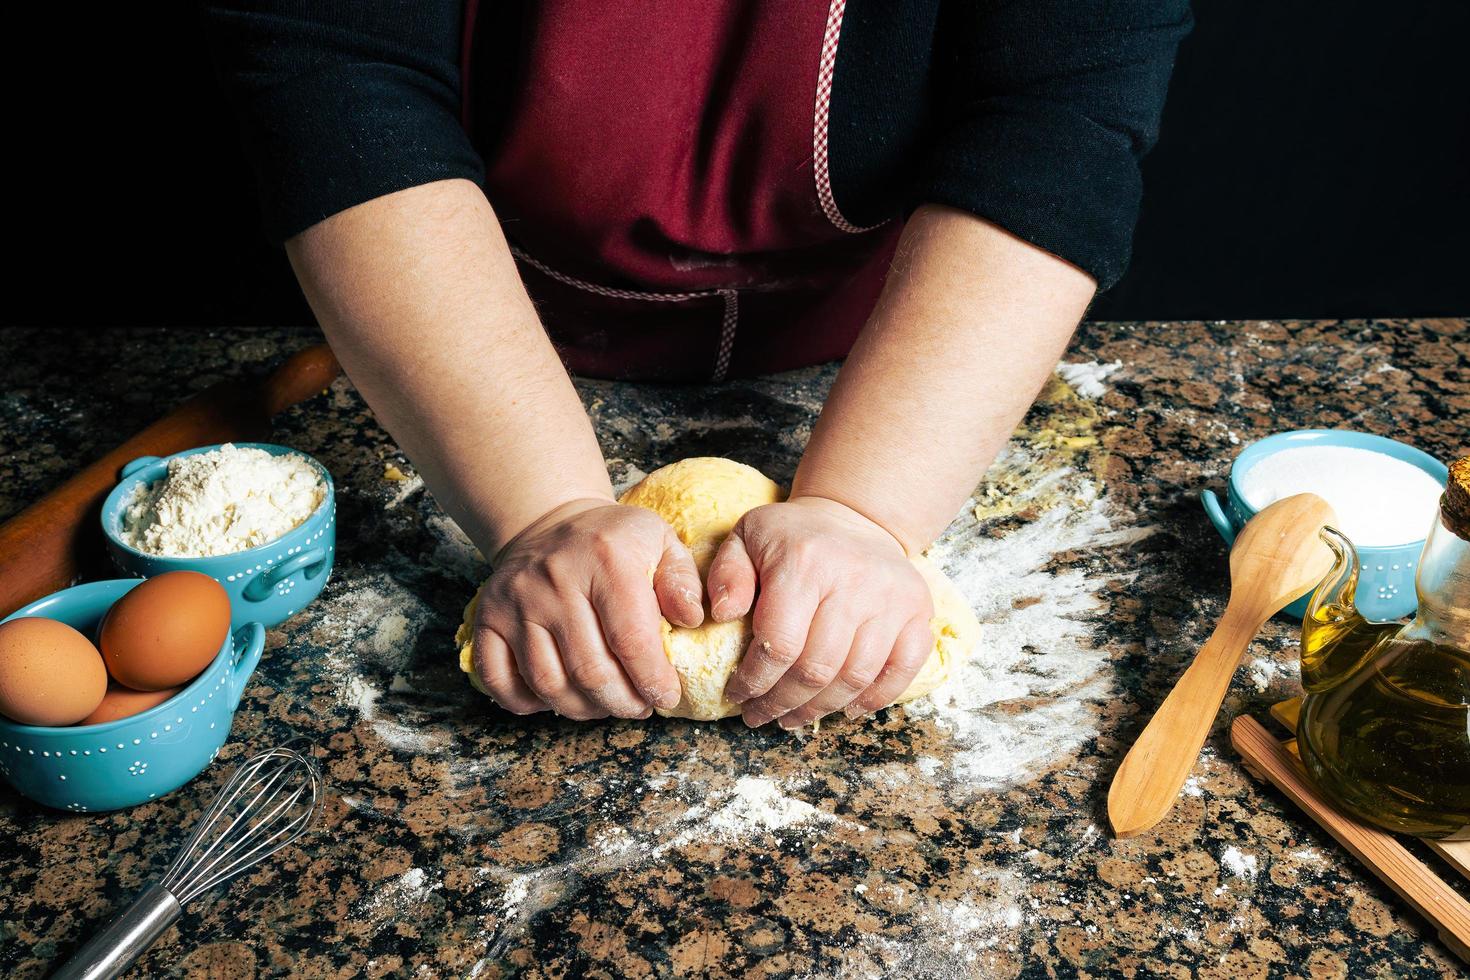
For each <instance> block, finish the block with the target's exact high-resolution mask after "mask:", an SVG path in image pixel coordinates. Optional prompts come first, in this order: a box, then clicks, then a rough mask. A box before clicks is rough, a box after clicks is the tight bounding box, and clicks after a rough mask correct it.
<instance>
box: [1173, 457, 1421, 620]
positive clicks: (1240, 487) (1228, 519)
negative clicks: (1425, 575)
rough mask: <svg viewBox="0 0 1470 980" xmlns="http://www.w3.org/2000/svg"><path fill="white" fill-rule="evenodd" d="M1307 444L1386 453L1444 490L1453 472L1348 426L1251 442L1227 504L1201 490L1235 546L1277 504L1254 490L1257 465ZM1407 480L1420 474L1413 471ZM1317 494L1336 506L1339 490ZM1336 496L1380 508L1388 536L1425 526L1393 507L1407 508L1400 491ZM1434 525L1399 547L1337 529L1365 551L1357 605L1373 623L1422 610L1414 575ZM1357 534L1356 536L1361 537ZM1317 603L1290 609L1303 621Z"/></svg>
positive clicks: (1343, 491) (1377, 489)
mask: <svg viewBox="0 0 1470 980" xmlns="http://www.w3.org/2000/svg"><path fill="white" fill-rule="evenodd" d="M1305 447H1317V448H1321V447H1341V448H1345V449H1356V450H1365V451H1367V452H1370V453H1376V454H1379V455H1382V456H1386V457H1388V458H1389V459H1391V460H1395V461H1397V462H1398V463H1403V464H1407V465H1408V466H1410V467H1413V468H1414V469H1417V470H1419V471H1421V472H1422V473H1424V474H1426V475H1427V476H1429V477H1431V478H1432V479H1433V481H1434V482H1435V483H1436V484H1438V486H1439V489H1440V491H1443V489H1444V485H1445V481H1446V480H1447V479H1448V478H1449V469H1448V468H1447V467H1446V466H1445V465H1444V464H1443V463H1441V462H1440V461H1439V460H1437V459H1435V458H1434V457H1433V456H1431V455H1429V454H1428V453H1426V452H1424V451H1423V450H1420V449H1415V448H1414V447H1413V446H1410V445H1407V444H1406V443H1402V442H1398V441H1397V440H1394V439H1388V438H1386V437H1384V436H1377V435H1372V434H1370V433H1367V432H1350V431H1347V430H1344V429H1298V430H1295V431H1292V432H1279V433H1277V434H1275V435H1272V436H1267V437H1266V438H1265V439H1262V440H1260V441H1259V442H1254V443H1252V444H1250V445H1249V446H1247V447H1246V448H1245V449H1244V450H1242V451H1241V453H1240V455H1239V456H1238V457H1236V460H1235V463H1234V464H1233V465H1232V466H1231V467H1230V479H1229V481H1228V482H1227V484H1226V491H1225V500H1224V502H1223V503H1222V502H1221V500H1220V498H1219V497H1218V496H1217V495H1216V494H1215V492H1214V491H1213V490H1204V491H1201V493H1200V502H1201V503H1202V504H1203V505H1204V508H1205V514H1206V515H1208V516H1209V519H1210V523H1211V524H1213V525H1215V530H1217V531H1219V532H1220V536H1221V537H1222V538H1224V539H1225V543H1226V544H1234V543H1235V536H1236V535H1237V534H1238V533H1239V532H1240V529H1241V528H1242V527H1244V526H1245V523H1246V521H1249V520H1250V519H1251V518H1252V517H1255V516H1256V513H1257V511H1258V510H1259V509H1261V508H1263V507H1265V506H1266V505H1268V504H1269V503H1271V502H1272V500H1269V499H1265V500H1264V502H1262V501H1263V499H1264V498H1263V497H1262V494H1261V492H1260V489H1259V488H1258V487H1254V486H1252V480H1251V478H1250V476H1249V474H1250V472H1251V470H1252V468H1253V467H1255V466H1257V465H1259V464H1260V463H1261V462H1262V461H1263V460H1265V459H1267V458H1268V457H1271V456H1274V455H1276V454H1277V453H1281V452H1283V451H1285V450H1289V449H1301V448H1305ZM1386 467H1387V468H1384V467H1380V472H1384V473H1391V474H1392V475H1393V476H1394V478H1395V480H1396V481H1398V483H1401V477H1402V476H1403V475H1404V472H1405V471H1403V470H1402V469H1400V468H1399V467H1397V466H1395V465H1394V464H1386ZM1283 472H1285V470H1283ZM1408 475H1409V476H1411V477H1412V476H1413V474H1412V473H1409V474H1408ZM1398 483H1395V485H1398ZM1298 492H1299V491H1298ZM1316 492H1318V493H1319V495H1320V496H1322V497H1324V498H1325V499H1326V500H1327V502H1328V503H1333V499H1332V497H1333V492H1334V488H1332V487H1324V488H1322V489H1321V490H1319V491H1316ZM1336 492H1337V495H1338V496H1339V499H1340V500H1345V503H1348V504H1352V505H1354V506H1353V509H1354V510H1355V511H1358V512H1361V510H1362V509H1363V504H1364V503H1365V502H1366V503H1370V504H1372V505H1373V506H1375V507H1377V508H1379V509H1381V510H1382V512H1383V515H1382V516H1383V517H1384V518H1386V519H1387V520H1388V522H1389V526H1388V527H1387V530H1386V531H1385V532H1384V533H1388V534H1389V536H1390V537H1392V536H1394V535H1393V534H1392V533H1391V532H1392V530H1393V528H1392V526H1391V525H1392V524H1393V523H1395V522H1396V523H1398V524H1400V525H1402V526H1404V527H1405V528H1413V527H1418V524H1416V523H1413V522H1412V521H1413V518H1412V515H1405V518H1404V520H1407V521H1409V523H1407V524H1404V521H1399V520H1397V517H1398V512H1397V511H1394V510H1393V508H1395V507H1396V506H1400V505H1401V501H1400V500H1395V499H1393V497H1394V496H1395V495H1396V494H1395V491H1394V490H1393V489H1392V488H1391V487H1385V486H1373V485H1359V486H1357V487H1342V486H1338V487H1337V488H1336ZM1350 493H1351V494H1355V495H1356V496H1353V497H1351V498H1346V499H1345V495H1347V494H1350ZM1252 500H1255V501H1256V503H1257V504H1258V505H1259V506H1256V505H1253V504H1252V503H1251V501H1252ZM1338 516H1339V517H1340V518H1346V516H1347V509H1346V508H1345V507H1344V508H1343V509H1341V510H1339V514H1338ZM1433 520H1434V518H1433V516H1432V515H1431V514H1427V513H1426V514H1425V515H1424V521H1423V526H1422V527H1419V529H1418V530H1417V531H1414V530H1409V529H1405V530H1403V531H1402V532H1401V533H1402V534H1407V535H1413V537H1412V538H1411V539H1409V540H1404V541H1398V542H1393V543H1389V542H1386V541H1385V542H1380V541H1378V540H1377V539H1376V537H1374V536H1373V535H1372V534H1368V535H1365V534H1364V533H1363V532H1364V528H1363V527H1359V528H1339V529H1338V530H1340V531H1342V532H1343V533H1344V534H1345V535H1347V537H1348V539H1349V540H1351V541H1352V542H1353V546H1354V547H1355V548H1356V549H1357V552H1358V560H1359V562H1360V566H1359V569H1358V594H1357V605H1358V611H1359V612H1361V613H1362V614H1363V616H1364V617H1366V618H1368V619H1371V620H1378V621H1388V620H1394V619H1402V618H1404V617H1405V616H1412V615H1413V614H1414V610H1415V609H1416V608H1418V605H1419V597H1418V594H1417V593H1416V592H1415V591H1414V574H1415V571H1416V569H1417V568H1418V563H1419V554H1420V552H1421V551H1423V550H1424V539H1425V538H1426V537H1427V536H1428V534H1429V529H1430V527H1432V526H1433ZM1360 521H1361V518H1360ZM1365 526H1366V525H1365ZM1374 530H1376V528H1375V529H1374ZM1355 531H1356V532H1357V536H1355V534H1354V532H1355ZM1360 539H1361V540H1360ZM1310 599H1311V596H1310V594H1308V595H1307V596H1304V597H1303V598H1301V599H1298V600H1297V601H1296V602H1294V603H1292V604H1291V605H1289V606H1287V607H1286V609H1285V610H1284V612H1285V613H1286V614H1287V615H1290V616H1294V617H1296V618H1298V619H1300V618H1301V617H1303V616H1305V615H1306V612H1307V603H1308V601H1309V600H1310Z"/></svg>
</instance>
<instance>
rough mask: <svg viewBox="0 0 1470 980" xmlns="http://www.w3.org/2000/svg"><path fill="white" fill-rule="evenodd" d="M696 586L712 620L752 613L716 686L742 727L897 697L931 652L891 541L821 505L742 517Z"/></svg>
mask: <svg viewBox="0 0 1470 980" xmlns="http://www.w3.org/2000/svg"><path fill="white" fill-rule="evenodd" d="M757 585H759V595H758V596H757ZM707 588H708V595H709V598H710V603H711V607H710V614H711V616H712V617H713V618H714V619H715V620H716V621H721V622H723V621H728V620H732V619H738V618H739V617H741V616H743V615H745V614H746V613H747V612H749V611H750V609H751V604H752V602H753V603H754V605H755V611H754V616H753V617H752V619H753V630H754V636H753V638H752V639H751V643H750V647H749V649H747V650H746V652H745V656H744V657H743V658H742V659H741V662H740V667H739V668H738V669H737V670H736V671H735V674H734V676H732V677H731V678H730V681H729V683H728V684H727V685H726V687H725V696H726V697H728V698H729V699H730V700H731V701H734V702H736V703H737V704H740V705H741V706H742V709H743V710H742V715H743V716H744V718H745V723H746V724H747V725H750V726H752V727H755V726H758V725H764V724H765V723H766V722H768V721H771V720H772V719H779V721H780V725H781V727H782V728H799V727H801V726H802V725H806V724H808V723H810V722H812V721H815V720H816V719H818V718H821V717H822V716H824V715H827V714H830V713H831V712H834V711H842V710H845V711H846V714H847V716H848V717H849V718H856V717H858V716H859V715H862V714H866V713H868V712H870V711H877V710H878V709H879V708H882V707H884V706H886V705H888V704H891V703H892V702H893V701H894V700H895V699H896V698H897V697H898V696H899V695H900V694H902V693H903V692H904V689H905V688H907V687H908V685H909V682H910V681H912V680H913V679H914V675H915V674H917V673H918V672H919V668H920V667H922V666H923V665H924V661H925V660H926V659H927V658H928V656H929V652H930V650H931V649H932V648H933V645H934V639H933V635H932V634H931V633H930V630H929V620H930V618H931V617H932V616H933V614H934V610H933V602H932V600H931V599H930V597H929V589H928V587H927V586H926V585H925V583H924V579H923V577H922V576H920V575H919V572H918V570H917V569H915V568H914V566H913V563H912V562H910V561H909V560H908V557H907V556H906V555H905V554H904V550H903V547H902V546H901V545H900V544H899V542H898V540H897V539H896V538H895V537H894V536H893V535H892V534H890V533H889V532H888V531H886V530H884V529H883V528H882V527H881V526H879V525H878V524H876V523H874V522H873V521H871V520H869V519H868V518H866V517H864V516H863V515H862V514H859V513H858V512H857V511H855V510H853V509H852V508H850V507H847V506H845V505H843V504H840V503H838V502H836V501H834V500H829V499H827V498H825V497H793V498H792V499H791V500H789V501H786V502H785V503H779V504H767V505H766V506H764V507H757V508H755V509H754V510H752V511H749V512H748V513H746V514H745V516H744V517H742V518H741V519H740V521H739V523H737V524H736V525H735V528H734V530H733V531H731V532H730V536H729V537H728V538H726V539H725V542H724V544H722V545H721V546H720V550H719V552H718V553H717V554H716V555H715V559H714V561H713V563H711V565H710V569H709V576H708V582H707Z"/></svg>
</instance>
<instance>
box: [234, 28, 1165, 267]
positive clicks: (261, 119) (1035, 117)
mask: <svg viewBox="0 0 1470 980" xmlns="http://www.w3.org/2000/svg"><path fill="white" fill-rule="evenodd" d="M534 2H535V0H517V2H499V3H492V2H491V0H484V2H482V4H481V12H480V15H479V18H478V25H477V29H476V36H475V38H474V39H473V43H474V45H475V49H476V54H475V61H474V63H475V64H476V66H477V67H476V78H475V80H474V84H475V93H476V97H475V98H474V99H473V100H472V105H473V106H474V111H475V120H474V121H475V126H474V129H475V132H476V138H477V141H478V143H479V145H480V146H487V145H490V144H487V143H486V142H485V141H487V140H489V141H493V139H494V134H495V132H496V124H497V121H498V119H499V116H500V114H501V113H502V112H503V111H504V108H505V105H504V101H503V100H502V99H500V98H498V96H499V95H500V94H501V93H504V92H506V91H508V90H509V89H510V87H511V86H510V84H509V80H510V79H511V78H513V77H514V72H515V71H516V70H517V67H518V64H517V44H518V41H519V38H520V33H519V31H518V29H517V25H518V22H519V18H520V16H521V11H522V10H523V9H524V5H525V4H527V3H534ZM205 13H206V18H207V21H208V24H209V28H210V34H211V38H212V43H213V45H214V48H215V51H216V57H217V60H218V63H219V66H220V70H221V72H222V74H223V76H224V79H225V82H226V86H227V88H228V90H229V92H230V93H231V98H232V100H233V101H234V103H235V105H236V109H237V112H238V114H239V117H240V121H241V126H242V130H243V136H244V144H245V147H246V151H247V153H248V154H249V156H250V159H251V162H252V164H253V167H254V169H255V172H256V176H257V180H258V184H259V189H260V194H261V199H262V207H263V210H264V215H265V223H266V229H267V233H268V234H270V235H271V236H272V237H274V238H276V239H285V238H289V237H290V236H292V235H294V234H296V233H298V232H300V231H303V230H305V229H306V228H308V227H310V226H311V225H313V224H315V223H316V222H318V221H320V220H322V219H323V218H326V217H328V216H330V215H332V214H335V213H337V212H339V211H342V210H345V209H346V208H349V207H352V206H353V205H356V204H360V203H362V202H364V201H367V200H370V199H372V198H374V197H380V196H382V195H384V194H389V193H392V192H394V191H398V190H402V189H405V188H408V187H412V186H415V185H419V184H424V183H428V182H430V181H434V180H441V179H445V178H452V177H463V178H466V179H469V180H472V181H475V182H477V183H482V184H483V173H484V166H483V164H482V162H481V159H480V155H479V153H478V152H477V150H476V146H475V144H473V143H472V142H471V140H470V138H469V136H468V135H467V134H466V131H465V129H464V127H463V126H462V125H461V121H460V118H461V117H460V54H461V33H462V19H463V18H462V9H461V4H460V2H458V0H330V2H324V0H255V2H248V0H207V2H206V3H205ZM1189 24H1190V14H1189V7H1188V3H1187V0H848V3H847V12H846V15H845V18H844V21H843V32H842V43H841V45H840V46H839V48H838V53H837V64H836V74H835V77H834V80H833V89H832V109H831V122H830V134H829V138H830V146H831V151H830V152H831V168H832V188H833V195H834V197H835V199H836V203H837V205H838V208H839V210H840V211H841V212H842V213H843V214H844V215H846V216H848V217H849V218H850V219H851V220H852V221H853V222H854V223H857V224H873V223H876V222H877V221H880V220H882V219H884V218H887V217H891V216H893V215H894V214H898V213H902V212H903V211H905V210H908V209H911V208H913V207H915V206H917V205H919V204H924V203H936V204H946V205H951V206H954V207H958V208H961V209H964V210H967V211H970V212H972V213H974V214H976V215H979V216H981V217H983V218H986V219H987V220H990V221H992V222H994V223H996V224H998V225H1000V226H1001V227H1003V228H1006V229H1007V230H1009V231H1010V232H1012V233H1013V234H1015V235H1017V236H1019V237H1021V238H1023V239H1026V240H1027V241H1030V242H1032V243H1033V244H1035V245H1038V246H1040V247H1041V248H1043V249H1046V250H1047V251H1049V252H1052V253H1053V254H1055V255H1058V256H1060V257H1061V258H1063V259H1066V260H1068V261H1070V262H1072V263H1073V264H1075V265H1077V266H1079V267H1080V268H1082V269H1084V270H1085V271H1087V272H1088V273H1089V274H1091V275H1092V276H1093V277H1094V278H1095V279H1097V281H1098V283H1099V285H1100V286H1101V287H1102V288H1106V287H1108V286H1110V285H1112V283H1114V282H1115V281H1116V280H1117V279H1118V277H1119V276H1120V275H1121V274H1122V272H1123V269H1124V268H1125V266H1126V265H1127V261H1128V253H1129V247H1130V242H1131V238H1132V233H1133V226H1134V223H1135V221H1136V220H1137V215H1138V207H1139V199H1140V195H1141V189H1142V187H1141V179H1140V174H1139V166H1138V164H1139V160H1140V159H1141V158H1142V156H1143V154H1144V153H1145V152H1146V151H1147V150H1148V149H1149V147H1150V146H1151V145H1152V144H1153V142H1154V140H1155V139H1156V137H1157V132H1158V119H1159V114H1160V111H1161V109H1162V105H1163V99H1164V91H1165V88H1166V85H1167V82H1168V77H1169V73H1170V71H1171V70H1172V68H1173V60H1174V52H1175V49H1176V47H1177V45H1178V43H1179V40H1180V39H1181V38H1182V37H1183V36H1184V34H1185V33H1186V32H1187V30H1188V28H1189ZM650 29H656V27H652V26H651V27H650ZM491 203H492V204H493V203H494V202H493V201H492V202H491Z"/></svg>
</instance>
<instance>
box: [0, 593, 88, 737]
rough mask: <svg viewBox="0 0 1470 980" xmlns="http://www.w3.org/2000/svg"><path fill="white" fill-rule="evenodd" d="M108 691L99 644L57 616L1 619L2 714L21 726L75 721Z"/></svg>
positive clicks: (0, 705) (0, 680) (0, 704)
mask: <svg viewBox="0 0 1470 980" xmlns="http://www.w3.org/2000/svg"><path fill="white" fill-rule="evenodd" d="M106 691H107V670H106V668H105V667H103V666H102V657H101V656H100V655H99V654H98V653H97V648H96V647H94V646H93V645H92V641H90V640H88V639H87V638H86V637H85V636H83V635H82V634H81V633H78V632H77V631H76V630H74V629H72V628H71V627H70V626H68V625H66V624H65V623H58V622H57V621H56V620H54V619H42V618H40V617H37V616H27V617H23V618H21V619H12V620H11V621H10V622H8V623H0V714H3V715H5V717H7V718H9V719H11V720H12V721H18V722H20V723H21V724H22V725H71V724H74V723H76V722H78V721H81V720H82V719H83V718H85V717H87V715H88V714H90V713H91V711H92V709H93V708H95V707H97V705H98V703H100V702H101V700H102V695H103V694H104V693H105V692H106Z"/></svg>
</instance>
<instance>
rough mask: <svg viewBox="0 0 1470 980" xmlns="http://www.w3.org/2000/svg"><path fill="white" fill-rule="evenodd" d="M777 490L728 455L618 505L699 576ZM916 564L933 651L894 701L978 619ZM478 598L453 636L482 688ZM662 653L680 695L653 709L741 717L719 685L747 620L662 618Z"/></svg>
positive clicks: (733, 661)
mask: <svg viewBox="0 0 1470 980" xmlns="http://www.w3.org/2000/svg"><path fill="white" fill-rule="evenodd" d="M781 496H782V495H781V488H780V487H778V486H777V485H776V484H775V483H773V482H772V481H771V480H769V479H768V478H767V477H766V476H765V475H764V474H762V473H761V472H760V471H759V470H757V469H755V468H753V467H750V466H746V465H745V464H743V463H737V462H735V461H734V460H729V459H720V458H716V457H696V458H693V459H684V460H680V461H679V462H677V463H671V464H669V465H668V466H665V467H663V468H661V469H658V470H655V471H654V472H652V473H650V474H649V475H648V476H646V477H645V478H644V479H643V480H642V481H641V482H640V483H638V485H637V486H634V487H633V488H631V489H630V490H628V492H627V493H625V494H623V496H622V498H621V500H620V503H623V504H628V505H631V506H637V507H646V508H647V509H649V510H651V511H653V512H654V513H656V514H658V515H659V516H660V517H662V518H663V519H664V520H665V521H668V523H669V525H670V526H671V527H673V529H674V532H675V533H676V534H677V535H678V536H679V540H680V541H683V542H684V545H685V547H687V548H688V549H689V550H690V552H691V553H692V554H693V555H694V561H695V564H697V565H698V566H699V573H700V575H701V576H703V575H705V574H706V573H707V572H708V571H709V565H710V562H711V561H713V560H714V557H715V552H716V551H718V550H719V547H720V544H721V543H722V542H723V541H724V540H725V537H726V536H727V535H728V534H729V533H730V531H731V529H733V528H734V527H735V523H736V522H737V521H739V520H740V518H741V516H742V515H743V514H744V513H745V512H746V511H748V510H751V509H752V508H755V507H759V506H761V505H763V504H770V503H775V502H776V501H778V500H780V499H781ZM914 566H915V567H916V568H917V569H918V571H919V574H920V575H922V576H923V577H924V581H925V582H926V583H928V585H929V591H930V594H931V596H932V597H933V601H934V618H933V619H932V620H930V623H929V626H930V630H931V631H932V632H933V634H934V649H933V651H932V652H931V653H930V654H929V659H928V660H927V661H926V662H925V663H924V666H923V667H922V668H921V669H920V670H919V673H918V674H917V675H916V676H915V677H914V680H913V682H912V683H911V684H910V685H909V686H908V688H907V690H905V691H904V692H903V694H902V695H901V696H900V697H899V699H898V700H899V701H911V700H913V699H914V698H918V697H922V696H924V695H925V694H928V693H930V692H931V691H933V690H934V689H935V688H937V687H939V685H940V684H943V683H944V682H945V681H946V680H947V679H948V678H949V676H950V673H951V672H952V671H953V670H954V669H955V668H956V667H957V666H958V665H959V664H960V663H961V662H963V660H964V658H965V657H967V656H969V653H970V650H971V649H972V648H973V647H974V645H975V641H976V639H977V638H978V636H979V632H980V624H979V623H978V622H977V621H976V619H975V614H974V613H973V612H971V611H970V607H969V604H968V603H966V602H965V599H964V597H963V596H962V595H960V593H959V590H958V589H956V588H955V587H954V584H953V583H952V582H950V581H949V579H947V578H945V576H944V573H943V572H941V571H940V570H939V569H938V568H936V567H935V566H934V565H933V564H932V563H931V562H929V561H928V560H927V559H924V558H915V559H914ZM478 602H479V596H478V594H477V595H476V597H475V598H473V599H471V600H470V603H469V605H468V606H466V607H465V612H464V623H463V625H461V626H460V628H459V632H458V633H456V634H455V642H456V643H457V644H458V645H459V666H460V669H461V670H463V671H465V672H466V673H467V674H469V675H470V681H471V683H473V684H474V685H475V687H476V689H478V690H480V691H481V692H482V693H485V692H484V689H483V688H481V686H480V683H479V678H478V676H477V675H476V674H475V669H474V659H473V649H472V647H473V640H474V621H475V609H476V605H477V603H478ZM662 632H663V641H664V653H665V655H667V656H668V658H669V662H670V663H672V664H673V665H674V669H675V670H676V671H677V672H678V674H679V681H680V684H681V685H682V687H683V696H682V697H681V698H680V700H679V703H678V705H676V706H675V707H674V708H672V709H670V710H668V711H663V710H660V711H659V714H662V715H665V716H667V717H673V718H691V719H694V720H696V721H714V720H716V719H719V718H730V717H734V716H735V715H738V714H740V706H739V705H737V704H734V703H733V702H730V701H727V700H725V684H726V683H727V682H728V681H729V680H730V676H731V675H732V674H734V673H735V668H736V667H738V666H739V665H740V658H741V657H742V656H743V655H744V653H745V648H746V647H747V646H749V645H750V638H751V626H750V617H749V616H746V617H744V618H743V619H739V620H736V621H733V622H729V623H716V622H714V621H712V620H709V619H706V620H705V623H704V625H702V626H698V627H695V628H694V629H686V628H685V627H682V626H673V625H671V624H670V623H669V622H668V620H664V621H663V623H662Z"/></svg>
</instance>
